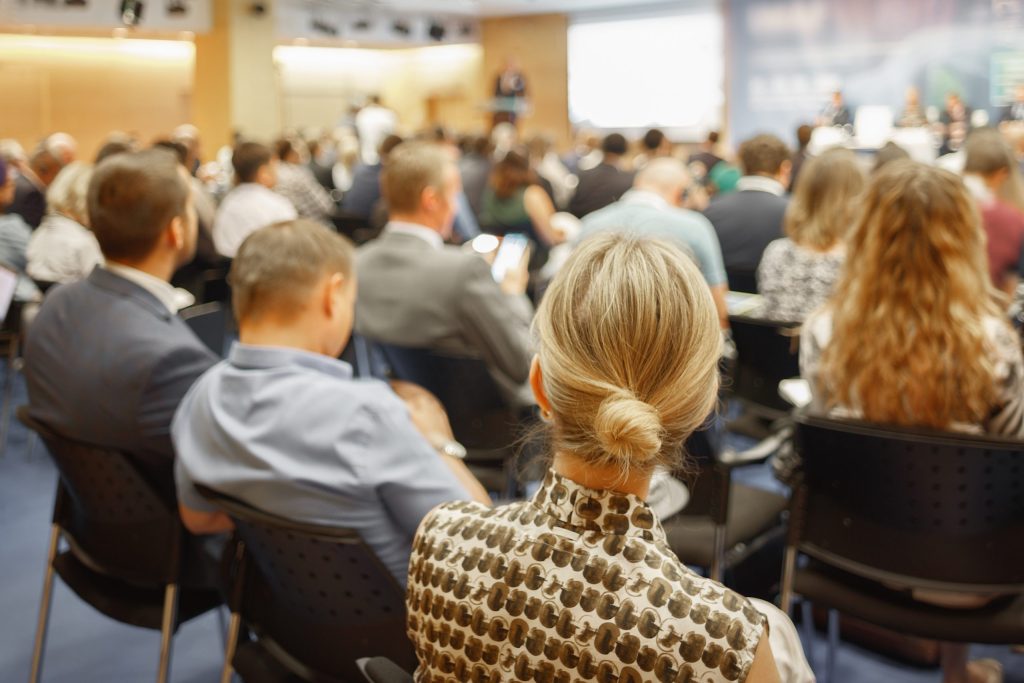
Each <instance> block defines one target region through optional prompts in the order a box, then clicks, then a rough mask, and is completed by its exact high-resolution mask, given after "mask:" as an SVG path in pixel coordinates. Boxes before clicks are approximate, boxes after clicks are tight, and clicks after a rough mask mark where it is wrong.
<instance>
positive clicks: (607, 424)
mask: <svg viewBox="0 0 1024 683" xmlns="http://www.w3.org/2000/svg"><path fill="white" fill-rule="evenodd" d="M534 326H535V331H536V336H537V339H538V342H539V347H538V356H537V357H536V358H535V359H534V361H533V366H532V370H531V373H530V379H531V385H532V387H533V391H534V394H535V396H536V399H537V403H538V405H539V406H540V410H541V415H542V416H543V418H544V419H545V421H546V422H548V424H549V425H550V429H549V431H550V435H551V440H552V444H551V453H552V456H553V462H552V467H551V469H550V471H549V472H548V473H547V476H546V477H545V479H544V482H543V484H542V485H541V487H540V489H539V490H538V491H537V492H536V493H535V494H534V496H533V498H532V499H531V500H527V501H522V502H517V503H512V504H509V505H505V506H502V507H499V508H496V509H493V510H492V509H490V508H486V507H483V506H481V505H478V504H475V503H468V502H459V503H447V504H445V505H442V506H441V507H439V508H437V509H436V510H434V511H433V512H431V513H430V514H429V515H427V517H426V519H424V520H423V524H422V525H421V526H420V529H419V531H418V532H417V534H416V539H415V541H414V543H413V555H412V559H411V561H410V576H409V591H408V594H407V605H408V634H409V638H410V639H411V640H412V642H413V644H414V646H415V648H416V652H417V655H418V658H419V669H418V670H417V675H418V676H419V677H421V678H422V679H423V680H440V679H443V678H444V677H445V676H446V675H447V673H450V672H451V671H452V670H453V669H454V670H456V671H458V670H462V669H466V670H467V671H468V670H469V669H470V668H471V667H472V668H473V671H474V676H475V677H476V678H478V679H480V680H511V679H513V678H515V679H518V680H563V679H564V680H569V679H570V678H572V677H573V676H576V675H580V674H581V675H582V676H583V677H584V678H585V677H588V676H591V674H592V673H593V672H594V671H597V672H598V674H597V678H601V679H606V680H619V681H627V680H628V681H641V680H653V678H657V679H659V680H691V681H696V680H700V681H707V682H709V683H710V682H716V683H719V682H720V683H725V682H726V681H746V682H747V683H757V682H761V681H779V680H780V675H779V674H780V669H784V670H785V677H786V680H787V681H812V680H813V675H812V674H811V673H810V670H809V668H808V667H807V664H806V661H805V660H804V658H803V654H802V652H800V651H799V649H796V650H795V651H794V650H792V649H788V650H783V649H782V647H781V646H780V649H779V650H776V645H775V643H776V640H775V639H776V638H778V642H780V643H781V642H785V640H786V638H785V637H784V636H788V637H789V638H790V639H792V640H790V642H793V641H795V642H799V640H798V639H797V638H796V634H795V630H794V628H793V626H792V624H791V623H790V622H789V619H788V618H787V617H786V616H785V615H784V614H782V612H781V611H779V610H778V609H777V608H776V607H774V606H772V605H770V604H768V603H765V602H760V601H752V600H747V599H744V598H743V597H742V596H740V595H738V594H736V593H734V592H733V591H731V590H728V589H726V588H724V587H722V586H721V585H719V584H716V583H714V582H712V581H711V580H709V579H706V578H703V577H701V576H700V575H698V574H696V573H694V572H693V571H692V570H690V569H689V568H688V567H687V566H686V564H685V562H684V561H685V558H677V557H676V556H675V555H674V554H673V553H672V551H671V550H670V549H669V547H668V543H667V541H666V538H665V532H664V530H663V529H662V527H661V524H660V522H659V521H658V518H657V516H656V515H655V514H654V513H653V512H652V510H651V508H650V507H649V506H648V505H647V503H646V502H645V499H646V498H647V495H648V491H649V487H650V479H651V474H652V472H653V470H654V469H655V467H658V466H665V467H669V468H673V469H674V468H677V467H678V466H679V464H680V463H679V457H680V453H681V452H682V445H683V443H684V442H685V441H686V438H687V437H688V436H689V435H690V434H691V433H692V432H693V431H694V430H695V429H696V428H698V427H699V426H700V425H701V424H703V423H704V421H705V419H706V418H707V416H708V414H709V413H711V411H712V410H713V409H714V405H715V402H716V401H717V399H718V393H717V390H718V353H719V346H720V343H719V335H718V333H717V324H716V315H715V311H714V307H713V306H712V304H711V299H710V297H709V296H708V295H707V287H706V285H705V283H704V281H703V280H702V278H701V276H700V273H699V272H698V271H697V268H696V267H695V266H694V265H693V264H692V262H690V261H689V259H687V258H686V257H684V256H683V255H682V253H681V252H680V251H679V250H678V249H676V248H675V247H672V246H670V245H668V244H666V243H663V242H658V241H653V240H648V239H643V238H637V237H623V236H619V235H607V234H606V235H601V236H597V237H594V238H592V239H590V240H588V241H587V242H585V243H583V244H582V245H581V246H580V248H579V249H578V250H577V251H576V252H575V253H574V254H573V256H572V257H571V258H570V260H569V262H568V263H567V264H566V266H565V268H563V269H562V270H561V271H560V272H559V274H558V275H557V276H556V277H555V280H554V281H553V283H552V285H551V287H550V289H548V291H547V293H546V294H545V296H544V299H543V301H542V303H541V306H540V310H539V312H538V314H537V319H536V321H535V323H534ZM638 349H643V353H638V352H637V350H638ZM460 529H468V530H479V533H475V532H472V533H462V534H459V533H458V531H459V530H460ZM466 558H469V561H465V560H466ZM570 560H572V562H570ZM439 577H440V580H439ZM524 577H525V578H524ZM601 577H604V579H603V583H604V585H603V586H602V585H599V584H600V583H601V581H602V579H601ZM552 586H560V589H556V590H554V591H552V590H551V587H552ZM468 590H472V591H473V592H474V594H475V595H477V596H480V599H474V600H473V603H474V605H475V607H474V608H473V609H475V614H473V615H472V618H473V621H474V624H476V623H477V622H479V628H477V627H476V626H474V628H473V634H467V636H466V637H461V635H460V636H459V637H456V635H457V634H454V633H453V634H452V637H450V638H449V637H447V635H445V634H446V633H447V631H448V630H449V626H450V623H449V621H448V620H447V619H445V618H442V617H441V615H442V613H444V614H448V613H449V612H452V613H458V612H459V611H460V610H466V603H465V595H466V594H467V591H468ZM559 595H560V597H559ZM488 596H489V597H488ZM552 597H554V598H556V599H554V600H552ZM602 604H606V605H609V606H610V609H608V610H603V609H602V608H601V606H600V605H602ZM531 605H533V607H531ZM595 605H596V609H595ZM470 611H472V610H470ZM616 611H618V616H617V617H616V616H615V613H616ZM466 615H467V616H466V619H467V620H468V619H469V618H470V615H469V612H468V611H467V612H466ZM613 617H614V618H613ZM638 617H639V618H638ZM466 623H468V621H467V622H466ZM769 624H770V627H769ZM584 632H586V633H588V634H589V636H586V637H580V634H582V633H584ZM770 638H771V639H772V640H771V644H769V639H770ZM506 642H508V643H511V645H512V647H513V649H512V650H510V651H509V655H508V656H507V657H499V656H498V651H499V649H501V648H502V647H504V644H505V643H506ZM524 642H525V643H527V645H526V646H525V647H524V646H523V643H524ZM531 642H532V643H534V645H536V647H534V646H531V645H529V643H531ZM538 643H544V647H541V646H540V645H539V644H538ZM797 648H799V646H797ZM481 650H482V652H483V653H484V654H483V656H482V660H483V663H480V661H481V656H480V652H481ZM780 650H782V651H780ZM773 652H774V653H775V654H779V655H782V656H780V657H779V662H778V665H777V664H776V661H775V659H774V657H773ZM488 653H492V654H491V655H488ZM558 653H561V654H558ZM556 655H557V656H556ZM584 662H587V663H586V664H584ZM641 671H647V672H653V673H649V674H646V675H645V674H641V673H640V672H641Z"/></svg>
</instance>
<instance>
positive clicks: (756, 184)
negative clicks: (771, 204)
mask: <svg viewBox="0 0 1024 683" xmlns="http://www.w3.org/2000/svg"><path fill="white" fill-rule="evenodd" d="M736 190H737V191H742V190H757V191H759V192H767V193H769V194H773V195H775V196H776V197H781V196H782V195H784V194H786V188H784V187H783V186H782V183H780V182H779V181H778V180H776V179H775V178H769V177H768V176H763V175H745V176H743V177H742V178H740V179H739V180H737V181H736Z"/></svg>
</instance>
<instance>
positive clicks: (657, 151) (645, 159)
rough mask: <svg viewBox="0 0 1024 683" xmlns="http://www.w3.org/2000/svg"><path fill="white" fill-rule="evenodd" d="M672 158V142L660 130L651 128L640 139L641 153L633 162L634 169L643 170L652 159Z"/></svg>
mask: <svg viewBox="0 0 1024 683" xmlns="http://www.w3.org/2000/svg"><path fill="white" fill-rule="evenodd" d="M668 156H672V141H671V140H669V139H668V136H667V135H665V133H664V132H663V131H662V130H660V129H658V128H651V129H650V130H648V131H647V132H646V133H644V136H643V137H642V138H640V153H639V154H637V155H636V158H634V160H633V164H634V168H637V169H640V168H643V167H644V166H645V165H646V164H648V163H650V161H651V160H652V159H658V158H660V157H668Z"/></svg>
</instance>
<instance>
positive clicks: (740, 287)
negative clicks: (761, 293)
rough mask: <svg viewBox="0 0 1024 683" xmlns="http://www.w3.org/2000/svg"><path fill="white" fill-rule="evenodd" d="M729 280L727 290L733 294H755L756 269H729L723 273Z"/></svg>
mask: <svg viewBox="0 0 1024 683" xmlns="http://www.w3.org/2000/svg"><path fill="white" fill-rule="evenodd" d="M725 276H726V278H728V280H729V289H730V291H733V292H747V293H749V294H754V293H756V292H757V269H756V268H729V269H728V270H726V272H725Z"/></svg>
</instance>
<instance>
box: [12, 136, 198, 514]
mask: <svg viewBox="0 0 1024 683" xmlns="http://www.w3.org/2000/svg"><path fill="white" fill-rule="evenodd" d="M88 207H89V225H90V226H91V227H92V230H93V233H94V234H95V236H96V239H97V241H98V242H99V245H100V249H101V250H102V251H103V255H104V257H105V258H106V265H105V266H104V267H102V268H96V269H95V270H93V271H92V273H90V274H89V276H88V277H87V278H86V279H84V280H81V281H79V282H74V283H71V284H68V285H64V286H62V287H58V288H56V289H54V290H53V291H52V292H50V293H49V294H48V295H47V297H46V299H45V301H44V302H43V304H42V306H41V308H40V310H39V314H38V316H37V317H36V319H35V321H34V322H33V323H32V326H31V327H30V328H29V331H28V335H27V339H26V342H25V377H26V381H27V384H28V396H29V410H30V412H31V414H32V416H33V417H34V418H35V419H37V420H39V421H40V422H42V423H43V424H45V425H47V426H49V427H50V428H51V429H53V430H55V431H56V432H58V433H60V434H63V435H64V436H66V437H69V438H72V439H75V440H77V441H82V442H85V443H91V444H95V445H97V446H102V447H106V448H116V449H119V450H123V451H125V452H127V453H129V454H130V455H131V456H133V457H134V458H136V460H137V462H138V464H139V465H140V466H141V467H142V468H143V469H144V470H146V471H147V472H148V474H149V475H150V480H151V481H152V482H153V484H154V486H156V487H157V488H159V489H160V490H161V491H163V492H165V493H166V494H168V495H173V491H174V481H173V477H172V472H171V461H172V458H173V455H174V449H173V447H172V445H171V438H170V426H171V417H172V415H173V414H174V410H175V409H176V408H177V407H178V403H179V401H181V398H182V397H183V396H184V395H185V392H186V391H187V390H188V388H189V387H190V386H192V383H193V382H194V381H195V380H196V378H197V377H199V375H201V374H202V373H203V372H204V371H205V370H207V369H208V368H209V367H210V366H212V365H213V364H214V363H215V362H216V360H217V359H216V357H215V356H214V355H213V353H211V352H210V351H209V350H208V349H207V348H206V346H204V345H203V343H202V342H200V341H199V339H197V338H196V336H195V335H194V334H193V333H192V331H191V330H190V329H189V327H188V326H187V325H186V324H185V323H184V321H182V320H181V318H179V317H178V316H177V315H175V312H176V310H177V304H176V300H175V292H174V289H173V288H172V287H171V285H170V284H169V280H170V279H171V275H172V274H173V273H174V271H175V269H176V268H177V267H178V266H180V265H182V264H184V263H186V262H188V261H189V260H190V259H191V258H192V254H193V252H194V250H195V242H196V217H195V211H194V209H193V207H192V198H191V191H190V186H189V180H188V174H187V173H186V172H185V170H184V169H183V168H182V167H181V166H179V165H178V163H177V159H176V158H175V157H174V156H173V155H171V154H169V153H168V152H166V151H164V150H148V151H145V152H136V153H125V154H117V155H115V156H112V157H110V158H108V159H107V160H105V161H104V162H102V163H101V164H99V165H97V167H96V169H95V171H94V172H93V177H92V180H91V181H90V183H89V192H88Z"/></svg>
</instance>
